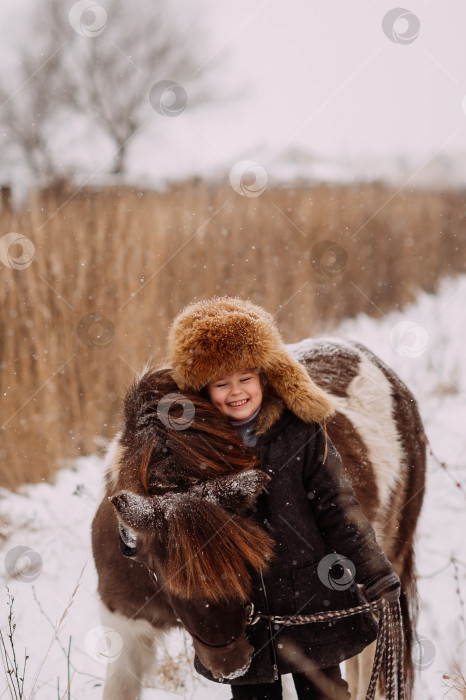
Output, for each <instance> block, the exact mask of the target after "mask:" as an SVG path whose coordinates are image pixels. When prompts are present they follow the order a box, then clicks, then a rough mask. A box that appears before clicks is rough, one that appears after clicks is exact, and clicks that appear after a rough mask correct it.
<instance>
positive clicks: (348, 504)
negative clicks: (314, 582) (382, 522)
mask: <svg viewBox="0 0 466 700" xmlns="http://www.w3.org/2000/svg"><path fill="white" fill-rule="evenodd" d="M314 428H315V430H316V433H315V439H314V441H312V440H311V441H310V443H309V447H308V450H307V453H306V457H305V464H304V475H303V476H304V486H305V489H306V493H307V495H308V498H309V500H310V503H311V507H312V508H313V512H314V517H315V518H316V521H317V524H318V527H319V530H320V532H321V534H322V537H323V538H324V540H325V542H326V543H327V545H328V546H330V548H331V549H333V550H334V551H335V552H337V553H338V554H342V555H343V556H344V557H346V558H347V559H349V560H350V561H351V562H352V563H353V564H354V566H355V569H356V582H357V583H361V584H364V585H365V586H366V588H367V587H369V586H371V585H372V584H373V583H374V581H379V580H381V579H382V578H384V577H387V576H390V575H391V574H392V567H391V564H390V562H389V561H388V559H387V558H386V556H385V554H384V553H383V551H382V549H381V547H380V545H379V544H378V542H377V540H376V537H375V532H374V530H373V528H372V526H371V524H370V522H369V521H368V520H367V518H366V517H365V516H364V515H363V513H362V511H361V507H360V504H359V501H358V500H357V498H356V495H355V493H354V490H353V487H352V485H351V483H350V481H349V480H348V479H347V478H346V477H345V476H344V475H343V470H342V462H341V457H340V455H339V453H338V451H337V450H336V448H335V446H334V445H333V443H332V442H331V440H330V438H327V450H328V452H327V456H326V458H325V461H324V453H325V433H324V430H323V428H322V427H321V426H320V425H318V424H316V425H315V426H314Z"/></svg>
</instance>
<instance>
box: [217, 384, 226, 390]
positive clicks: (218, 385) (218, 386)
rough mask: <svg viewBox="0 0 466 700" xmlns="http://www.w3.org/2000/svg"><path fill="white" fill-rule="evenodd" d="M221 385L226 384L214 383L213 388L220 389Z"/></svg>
mask: <svg viewBox="0 0 466 700" xmlns="http://www.w3.org/2000/svg"><path fill="white" fill-rule="evenodd" d="M222 386H226V384H216V385H215V388H216V389H220V388H221V387H222Z"/></svg>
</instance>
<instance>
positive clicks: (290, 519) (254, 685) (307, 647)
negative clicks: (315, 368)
mask: <svg viewBox="0 0 466 700" xmlns="http://www.w3.org/2000/svg"><path fill="white" fill-rule="evenodd" d="M169 361H170V365H171V367H172V373H173V378H174V379H175V381H176V382H177V384H178V386H179V387H180V389H181V391H183V390H186V391H187V390H188V389H189V390H194V391H198V392H201V393H203V394H204V395H207V396H208V397H209V399H210V400H211V402H212V403H213V404H214V405H215V406H216V407H217V408H218V409H219V411H220V412H221V413H222V414H224V415H225V416H227V417H228V419H229V420H230V422H231V424H232V425H233V426H235V428H237V430H238V431H239V432H240V434H241V436H242V437H243V440H244V442H245V443H246V444H248V445H250V446H253V447H254V449H255V451H256V452H257V454H258V456H259V459H260V465H261V468H262V469H263V470H264V471H265V472H266V473H267V474H268V475H269V476H270V477H271V480H270V482H269V483H268V485H267V489H266V492H263V493H262V494H261V495H260V497H259V499H258V501H257V504H256V507H255V510H254V512H253V513H252V517H254V518H255V519H256V520H257V522H259V523H261V524H262V525H263V526H264V527H265V528H266V529H267V530H268V531H269V532H270V534H271V535H272V537H273V538H274V541H275V550H274V552H275V555H274V558H273V559H272V561H271V563H270V566H269V568H268V569H267V571H264V572H261V574H260V575H258V576H256V578H253V581H254V595H253V603H254V605H255V609H256V610H261V611H262V612H267V614H272V615H290V614H304V615H306V614H312V613H314V612H319V611H322V610H326V609H327V610H335V609H344V608H348V607H353V606H356V605H360V604H361V603H363V602H365V601H364V599H363V597H362V596H361V593H360V591H359V589H358V588H357V585H356V584H357V583H359V584H364V585H365V587H366V593H367V595H368V597H369V599H370V600H374V599H377V598H379V597H385V598H386V599H387V600H389V601H390V602H395V601H396V600H397V599H398V598H399V595H400V582H399V579H398V576H397V575H396V574H395V573H394V572H393V571H392V568H391V565H390V563H389V561H388V560H387V559H386V557H385V555H384V554H383V552H382V550H381V548H380V546H379V545H378V544H377V542H376V539H375V535H374V531H373V529H372V527H371V525H370V523H369V522H368V520H367V519H366V518H365V517H364V516H363V514H362V512H361V510H360V507H359V503H358V501H357V500H356V498H355V495H354V491H353V489H352V487H351V484H350V483H349V481H348V480H347V479H346V478H345V477H344V476H343V475H342V465H341V459H340V456H339V454H338V452H337V451H336V449H335V448H334V446H333V445H332V443H331V441H330V440H329V439H328V438H327V435H326V432H325V431H324V429H323V428H322V424H325V421H326V420H327V419H328V418H329V417H330V416H331V415H332V414H333V413H334V409H333V406H332V402H331V398H330V397H329V396H328V395H327V394H326V393H325V392H324V391H322V390H321V389H320V388H319V387H318V386H317V385H316V384H315V383H314V382H313V381H312V380H311V378H310V377H309V375H308V374H307V372H306V371H305V369H304V368H303V367H302V366H301V365H300V364H299V363H298V362H296V361H295V360H293V359H292V358H291V357H290V356H289V355H288V353H287V352H286V349H285V347H284V345H283V343H282V341H281V338H280V335H279V333H278V331H277V329H276V327H275V325H274V323H273V320H272V317H271V316H270V315H269V314H268V313H267V312H266V311H264V310H263V309H261V308H260V307H258V306H255V305H254V304H252V303H251V302H249V301H244V300H242V299H240V298H228V297H223V298H214V299H212V300H209V301H205V302H199V303H195V304H192V305H190V306H188V307H187V308H186V309H185V310H184V311H183V312H181V313H180V314H179V316H178V317H177V318H176V319H175V321H174V323H173V325H172V327H171V330H170V337H169ZM336 553H338V556H337V554H336ZM336 561H337V564H335V562H336ZM338 561H339V562H340V563H339V564H338ZM332 564H335V566H333V567H332ZM246 634H247V638H248V641H249V643H250V644H251V645H252V646H253V648H254V654H253V658H252V662H251V665H250V667H249V669H245V670H244V669H243V672H242V675H239V676H238V677H236V678H234V679H233V680H231V681H229V682H231V687H232V693H233V698H234V699H236V700H243V699H244V700H253V699H257V700H269V699H270V700H275V699H276V698H277V699H279V698H281V697H282V688H281V680H280V677H281V675H283V674H286V673H292V674H293V681H294V683H295V687H296V689H297V693H298V697H299V698H302V699H309V700H311V699H312V700H318V699H324V698H325V699H326V698H349V697H350V696H349V694H348V692H347V688H348V685H347V683H346V682H345V681H344V680H343V679H342V677H341V674H340V669H339V664H340V662H341V661H343V660H344V659H347V658H349V657H351V656H354V655H355V654H358V653H359V652H360V651H362V649H364V647H366V646H367V645H368V644H370V643H371V642H372V641H373V640H374V639H375V636H376V625H375V622H374V619H373V617H372V615H371V614H370V613H365V614H360V615H358V616H355V617H350V618H346V619H342V620H338V621H333V622H332V621H331V622H325V623H313V624H307V625H302V626H299V627H298V626H296V627H282V626H280V625H275V626H273V625H271V624H270V623H268V622H266V621H265V620H260V621H259V622H258V623H257V624H255V625H254V626H251V627H249V628H248V630H247V632H246ZM196 667H197V669H198V670H199V671H200V672H201V673H204V675H206V676H207V677H208V678H210V679H211V680H214V678H213V677H212V675H210V674H209V669H208V668H205V667H204V666H202V665H201V664H200V663H199V661H198V660H197V664H196ZM316 669H320V672H317V673H316ZM310 671H311V672H310ZM311 676H312V681H311V680H310V677H311Z"/></svg>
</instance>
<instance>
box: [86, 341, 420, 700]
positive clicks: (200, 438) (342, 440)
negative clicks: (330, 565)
mask: <svg viewBox="0 0 466 700" xmlns="http://www.w3.org/2000/svg"><path fill="white" fill-rule="evenodd" d="M287 350H288V352H289V353H290V354H291V355H292V356H293V357H294V358H295V359H296V360H298V361H299V362H301V363H302V364H303V365H304V367H305V368H306V370H307V371H308V373H309V375H310V376H311V378H312V379H313V380H314V381H315V382H316V384H318V385H319V386H320V387H321V388H322V389H324V390H325V391H326V392H328V393H329V394H330V395H331V397H332V399H333V401H334V403H335V404H336V407H337V412H336V413H335V415H334V416H333V417H332V418H331V419H329V420H328V422H327V425H326V429H327V431H328V435H329V437H330V439H331V440H332V442H333V444H334V445H335V447H336V448H337V450H338V451H339V453H340V455H341V458H342V462H343V468H344V473H345V474H346V476H347V477H348V478H349V479H350V481H351V483H352V485H353V488H354V491H355V493H356V497H357V499H358V501H359V503H360V505H361V509H362V511H363V513H364V515H365V516H366V517H367V518H368V520H369V521H370V522H371V524H372V526H373V528H374V530H375V533H376V536H377V540H378V542H379V544H380V545H381V547H382V549H383V550H384V552H385V554H386V556H387V558H388V559H389V560H390V562H391V564H392V566H393V569H394V571H395V572H396V573H397V574H398V576H399V577H400V581H401V598H400V604H401V612H402V619H403V628H404V636H405V649H404V659H403V667H404V676H405V696H406V699H407V700H409V699H410V697H411V692H412V688H413V682H414V663H413V643H414V639H415V629H416V617H417V589H416V572H415V560H414V541H415V534H416V525H417V521H418V517H419V513H420V510H421V506H422V501H423V495H424V488H425V467H426V444H425V437H424V429H423V425H422V420H421V417H420V414H419V410H418V407H417V404H416V401H415V399H414V397H413V395H412V394H411V392H410V391H409V389H408V388H407V387H406V386H405V384H404V383H403V382H402V381H401V380H400V378H399V377H398V376H397V375H396V374H395V373H394V372H393V371H392V370H391V369H390V368H389V367H388V366H387V365H386V364H385V363H384V362H382V360H380V359H379V358H378V357H377V356H376V355H374V354H373V353H372V352H371V351H370V350H369V349H367V348H366V347H365V346H363V345H362V344H360V343H357V342H354V341H349V340H343V339H339V338H338V339H336V338H320V339H315V340H311V339H308V340H305V341H302V342H301V343H297V344H294V345H288V346H287ZM257 467H258V464H257V458H256V456H255V454H254V451H253V450H252V449H250V448H248V447H247V446H245V445H243V443H242V441H241V439H240V437H239V436H238V435H237V433H236V431H235V430H234V428H232V427H231V426H230V424H229V423H228V421H226V420H225V418H224V416H222V415H221V414H220V413H219V412H218V411H217V409H215V408H214V407H213V406H212V405H211V404H210V403H209V402H208V401H207V400H206V398H205V397H203V396H202V392H201V394H194V393H193V394H191V393H189V392H183V394H181V392H180V391H179V389H178V387H177V385H176V384H175V382H174V380H173V378H172V376H171V373H170V369H169V368H165V369H150V368H146V370H144V371H143V372H142V373H141V374H140V375H139V376H138V377H137V378H136V379H135V380H134V382H133V384H132V386H131V387H130V388H129V390H128V391H127V393H126V396H125V401H124V415H123V424H122V427H121V429H120V430H119V432H118V433H117V435H116V436H115V438H114V439H113V440H112V442H111V443H110V445H109V448H108V451H107V455H106V459H105V496H104V498H103V500H102V501H101V503H100V505H99V507H98V510H97V513H96V515H95V517H94V520H93V523H92V548H93V556H94V561H95V565H96V569H97V574H98V594H99V597H100V603H101V619H102V624H103V625H106V626H107V627H109V628H111V629H112V630H115V632H116V633H118V634H119V635H120V637H121V639H122V640H123V651H122V653H121V654H120V655H119V656H118V658H117V659H116V660H115V661H114V662H113V663H111V664H108V666H107V678H106V682H105V687H104V696H103V697H104V700H129V699H130V698H131V700H137V699H138V698H140V697H141V693H142V692H143V684H144V677H145V675H146V674H147V673H148V672H149V671H150V669H151V668H152V665H153V662H154V657H155V648H156V645H157V644H162V643H163V635H164V633H165V632H166V631H167V630H169V629H171V628H173V627H183V628H185V629H186V630H187V631H188V632H189V633H190V634H191V635H192V638H193V643H194V647H195V649H196V651H197V653H198V654H199V656H200V657H201V654H200V651H199V649H198V648H197V647H196V640H197V639H198V638H199V637H200V638H202V639H203V641H204V642H206V643H207V644H208V645H213V646H220V645H222V644H227V643H228V641H229V640H231V639H234V638H235V637H236V636H237V635H238V634H239V632H240V631H241V629H242V627H243V626H244V620H245V617H246V604H247V602H248V597H249V595H250V591H251V577H250V572H251V571H258V570H260V569H261V568H264V567H266V566H267V562H268V560H269V558H270V557H271V556H273V541H272V540H271V538H270V536H269V535H268V533H266V532H265V530H264V529H262V528H261V527H260V526H259V525H258V524H256V523H255V522H253V520H252V519H250V518H248V517H247V513H248V510H249V509H250V508H251V506H252V505H253V504H254V502H255V499H256V498H257V496H258V495H259V493H260V492H261V491H262V489H263V488H264V487H266V484H267V480H268V478H269V477H268V476H267V475H266V474H265V473H264V472H263V471H261V470H260V469H258V468H257ZM374 651H375V643H374V644H371V645H370V646H369V647H366V649H364V651H363V652H362V653H361V654H359V655H358V656H356V657H353V658H351V659H349V660H347V661H346V662H345V663H346V679H347V681H348V683H349V686H350V692H351V697H352V698H353V699H354V700H363V698H365V693H366V690H367V686H368V682H369V678H370V673H371V669H372V663H373V657H374ZM201 661H202V657H201ZM227 671H228V670H227ZM380 690H381V692H383V679H382V684H381V686H380Z"/></svg>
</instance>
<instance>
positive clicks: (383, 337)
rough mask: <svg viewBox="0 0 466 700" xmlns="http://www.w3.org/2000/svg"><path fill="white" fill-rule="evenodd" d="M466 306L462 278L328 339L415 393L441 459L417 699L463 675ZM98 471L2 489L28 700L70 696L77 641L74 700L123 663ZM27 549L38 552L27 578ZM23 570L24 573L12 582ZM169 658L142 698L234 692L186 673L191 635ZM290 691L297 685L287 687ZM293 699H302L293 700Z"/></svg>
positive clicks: (83, 468) (95, 467)
mask: <svg viewBox="0 0 466 700" xmlns="http://www.w3.org/2000/svg"><path fill="white" fill-rule="evenodd" d="M465 308H466V276H462V277H458V278H456V279H454V280H447V281H445V282H444V283H443V284H442V285H441V287H440V290H439V293H438V294H437V295H429V294H425V293H423V294H421V295H420V296H419V298H418V300H417V301H416V303H415V304H413V305H412V306H410V307H408V308H406V309H405V310H404V311H403V312H393V313H390V314H387V315H385V316H383V318H381V319H380V320H377V319H371V318H368V317H366V316H359V317H358V318H356V319H352V320H348V321H345V322H344V323H343V324H341V325H340V327H339V328H337V329H332V334H333V335H334V336H343V337H347V338H353V339H357V340H359V341H360V342H363V343H364V344H365V345H367V346H368V347H369V348H370V349H371V350H373V351H374V352H375V353H377V354H378V355H379V356H380V357H381V358H382V359H383V360H384V361H385V362H386V363H387V364H389V365H390V366H391V367H392V368H393V369H395V371H396V372H397V373H398V374H399V375H400V377H401V378H402V379H403V380H404V381H405V382H406V383H407V384H408V386H409V387H410V388H411V390H412V391H413V393H414V394H415V396H416V397H417V399H418V401H419V404H420V410H421V413H422V417H423V420H424V424H425V429H426V434H427V436H428V439H429V442H430V445H431V449H432V450H433V452H434V453H435V454H436V456H437V458H438V459H437V458H434V457H433V456H432V455H430V456H429V462H428V482H427V493H426V498H425V504H424V508H423V511H422V514H421V519H420V524H419V530H418V539H417V566H418V570H419V573H420V580H419V591H420V603H421V610H420V619H419V625H418V633H419V656H418V657H417V667H418V672H417V685H416V692H415V700H421V698H422V700H438V698H441V697H443V696H444V694H445V692H446V691H447V690H448V685H445V683H448V681H445V680H444V679H442V674H444V673H448V672H449V666H450V664H451V663H452V661H454V660H457V661H460V660H462V662H463V664H464V666H463V668H465V666H466V623H465V604H464V600H465V598H466V538H465V537H464V533H465V532H466V508H465V496H466V475H465V470H466V466H465V457H466V440H465V431H464V422H465V421H464V417H465V410H464V406H465V402H464V394H465V384H466V353H465V352H464V345H465V341H466V315H465V314H464V309H465ZM403 323H404V325H403V326H400V324H403ZM394 329H397V330H396V331H395V332H394ZM299 345H300V344H296V346H295V352H298V351H299V347H298V346H299ZM304 345H305V341H304ZM301 347H302V346H301ZM438 460H440V461H441V462H445V464H446V466H442V464H441V463H440V462H439V461H438ZM102 465H103V460H101V459H100V458H98V457H96V456H93V457H88V458H80V459H78V460H76V462H75V463H74V464H73V465H72V466H71V467H70V468H68V469H63V470H61V471H60V472H58V474H57V476H56V480H55V482H54V483H53V484H48V483H41V484H38V485H34V486H31V485H29V486H25V487H23V488H22V489H21V490H20V492H19V493H15V494H13V493H10V492H7V491H5V490H2V491H0V498H1V504H2V505H1V507H2V513H3V517H2V522H4V523H5V524H4V526H3V532H2V536H3V537H2V539H1V540H0V546H1V557H2V559H3V561H4V567H2V570H1V579H2V587H1V595H0V610H1V618H0V619H1V626H2V630H3V632H4V633H5V630H6V623H5V621H6V617H7V614H8V607H7V602H8V598H7V590H6V586H8V589H9V591H10V593H11V594H12V595H13V596H14V604H13V611H14V616H15V622H16V630H15V642H16V653H17V657H18V660H19V664H20V666H21V665H22V662H23V659H24V649H25V648H26V649H27V654H28V656H29V659H28V662H27V667H26V683H25V689H26V693H25V697H27V698H28V697H30V694H31V690H32V688H33V686H34V680H35V677H36V676H38V678H37V682H36V683H35V689H34V693H35V695H34V697H35V698H37V699H38V700H41V699H45V698H47V700H50V698H56V697H58V694H57V677H59V678H60V697H67V696H66V693H65V689H66V683H67V649H68V643H69V639H70V637H71V651H70V662H71V674H72V682H71V695H70V697H71V698H83V697H86V698H88V699H89V700H99V699H100V698H101V697H102V683H103V680H104V677H105V670H106V663H109V662H111V653H110V652H112V650H113V651H115V654H117V653H118V648H116V647H115V648H114V645H113V642H112V648H111V649H110V652H108V653H107V654H106V658H105V653H104V652H103V651H102V649H101V648H100V647H101V646H102V630H101V628H100V620H99V617H98V601H97V596H96V585H97V578H96V573H95V570H94V566H93V561H92V556H91V551H90V524H91V520H92V517H93V514H94V512H95V508H96V505H97V503H98V502H99V500H100V498H101V496H102V483H103V479H102V476H103V467H102ZM17 547H22V548H23V549H22V550H21V549H15V548H17ZM27 549H31V550H33V554H32V555H31V556H30V557H29V561H30V562H31V566H30V568H28V555H27V551H26V550H27ZM15 562H16V567H17V572H18V573H17V574H16V576H14V575H13V576H12V575H11V574H14V566H15ZM62 618H63V619H62ZM57 626H58V627H59V631H58V634H57V638H56V639H55V629H56V628H57ZM110 641H112V640H110ZM117 646H118V645H117ZM167 649H168V651H169V652H170V654H172V655H173V656H174V657H176V658H175V660H174V662H173V663H172V665H171V667H170V664H169V662H167V657H166V656H165V657H164V660H165V667H164V668H165V672H164V674H163V677H162V676H161V674H158V675H157V676H155V677H154V679H153V688H151V689H147V690H146V691H145V693H144V700H151V698H157V699H158V700H168V699H170V698H190V699H192V700H201V698H202V700H205V699H206V698H207V700H213V699H214V698H216V699H217V698H218V699H220V700H221V699H222V698H225V699H226V698H229V697H230V693H229V689H228V686H223V685H218V684H213V683H209V682H208V681H207V680H205V679H202V678H201V677H200V676H198V675H197V674H195V673H194V671H193V672H191V671H189V670H188V669H190V668H191V662H190V654H192V651H191V650H190V646H189V642H188V641H187V640H186V639H185V637H184V636H183V633H181V632H179V631H177V632H176V633H173V634H170V635H167ZM421 652H422V653H421ZM159 653H160V654H162V655H163V653H164V652H163V650H160V652H159ZM167 664H168V665H167ZM167 669H168V670H167ZM170 679H171V680H170ZM4 683H5V680H4V677H3V676H2V677H1V680H0V698H2V697H8V695H7V691H6V689H5V690H4V687H3V684H4ZM286 684H287V685H288V687H289V685H290V684H289V682H288V679H287V681H286ZM154 688H155V689H154ZM288 697H294V696H293V694H292V693H289V694H288ZM448 697H450V698H454V697H456V696H455V695H454V694H450V695H449V696H448Z"/></svg>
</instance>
